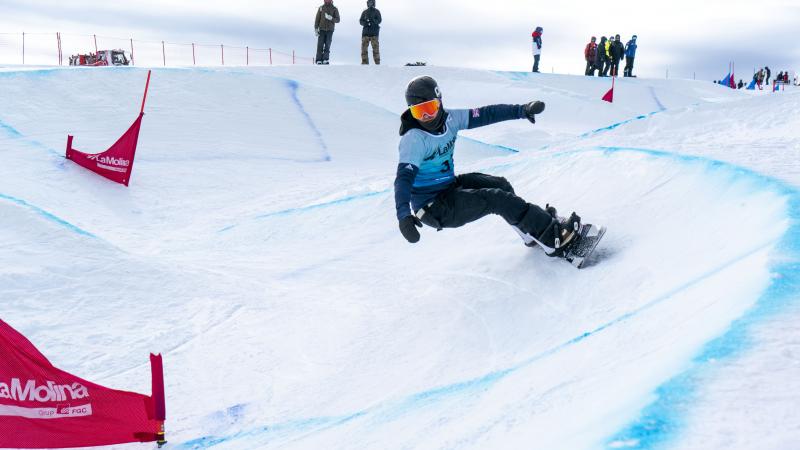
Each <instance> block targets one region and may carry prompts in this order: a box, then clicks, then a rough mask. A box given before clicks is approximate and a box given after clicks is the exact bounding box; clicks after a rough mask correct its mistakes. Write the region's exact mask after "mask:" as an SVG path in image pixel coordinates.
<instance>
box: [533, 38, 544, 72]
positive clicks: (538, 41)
mask: <svg viewBox="0 0 800 450" xmlns="http://www.w3.org/2000/svg"><path fill="white" fill-rule="evenodd" d="M542 33H544V29H543V28H542V27H536V30H534V31H533V33H532V34H531V37H532V38H533V71H534V72H536V73H538V72H539V58H540V57H541V56H542Z"/></svg>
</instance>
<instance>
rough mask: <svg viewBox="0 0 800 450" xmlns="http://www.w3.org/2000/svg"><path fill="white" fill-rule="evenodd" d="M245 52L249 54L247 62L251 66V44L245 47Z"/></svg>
mask: <svg viewBox="0 0 800 450" xmlns="http://www.w3.org/2000/svg"><path fill="white" fill-rule="evenodd" d="M245 52H246V53H245V54H246V55H247V62H246V63H245V64H246V65H248V66H249V65H250V46H249V45H248V46H247V47H245Z"/></svg>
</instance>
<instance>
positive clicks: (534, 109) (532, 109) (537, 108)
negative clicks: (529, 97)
mask: <svg viewBox="0 0 800 450" xmlns="http://www.w3.org/2000/svg"><path fill="white" fill-rule="evenodd" d="M522 110H523V111H524V112H525V117H526V118H527V119H528V120H530V121H531V123H536V118H535V117H534V116H535V115H536V114H541V113H542V111H544V102H540V101H538V100H537V101H535V102H530V103H528V104H526V105H524V106H523V107H522Z"/></svg>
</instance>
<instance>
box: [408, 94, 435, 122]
mask: <svg viewBox="0 0 800 450" xmlns="http://www.w3.org/2000/svg"><path fill="white" fill-rule="evenodd" d="M441 105H442V102H441V101H439V99H437V98H435V99H433V100H429V101H427V102H424V103H419V104H417V105H412V106H409V107H408V110H409V111H411V117H413V118H415V119H417V120H419V121H420V122H429V121H431V120H433V119H435V118H436V114H438V113H439V107H440V106H441Z"/></svg>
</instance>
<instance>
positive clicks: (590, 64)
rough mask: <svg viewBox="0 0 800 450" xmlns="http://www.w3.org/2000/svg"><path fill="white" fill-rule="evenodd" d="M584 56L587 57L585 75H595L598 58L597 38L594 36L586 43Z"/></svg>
mask: <svg viewBox="0 0 800 450" xmlns="http://www.w3.org/2000/svg"><path fill="white" fill-rule="evenodd" d="M583 57H584V59H586V72H585V75H588V76H591V77H593V76H594V69H595V60H596V59H597V38H596V37H594V36H592V40H591V42H589V43H588V44H586V48H585V49H583Z"/></svg>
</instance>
